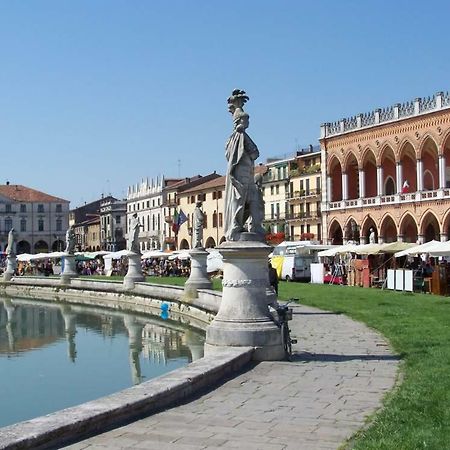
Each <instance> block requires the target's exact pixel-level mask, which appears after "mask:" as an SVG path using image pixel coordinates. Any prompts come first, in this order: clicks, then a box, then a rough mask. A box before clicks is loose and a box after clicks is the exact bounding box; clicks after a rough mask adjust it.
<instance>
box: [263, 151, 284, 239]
mask: <svg viewBox="0 0 450 450" xmlns="http://www.w3.org/2000/svg"><path fill="white" fill-rule="evenodd" d="M289 161H290V159H277V160H272V159H268V160H267V162H266V164H265V166H257V167H256V168H255V170H259V171H263V172H265V173H264V176H263V194H264V223H263V226H264V228H265V230H266V233H267V234H266V237H267V238H268V242H269V243H274V244H278V243H279V242H282V241H283V240H284V239H285V232H286V219H287V215H288V212H289V208H288V202H287V199H288V195H289Z"/></svg>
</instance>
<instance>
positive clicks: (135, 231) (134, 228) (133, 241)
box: [127, 213, 141, 253]
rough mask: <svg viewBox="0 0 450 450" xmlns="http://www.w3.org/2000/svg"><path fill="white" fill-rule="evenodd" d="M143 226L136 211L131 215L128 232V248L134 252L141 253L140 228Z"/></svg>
mask: <svg viewBox="0 0 450 450" xmlns="http://www.w3.org/2000/svg"><path fill="white" fill-rule="evenodd" d="M140 228H141V224H140V222H139V219H138V216H137V213H134V214H133V215H132V216H131V220H130V228H129V232H128V244H127V250H129V251H130V252H133V253H141V249H140V247H139V229H140Z"/></svg>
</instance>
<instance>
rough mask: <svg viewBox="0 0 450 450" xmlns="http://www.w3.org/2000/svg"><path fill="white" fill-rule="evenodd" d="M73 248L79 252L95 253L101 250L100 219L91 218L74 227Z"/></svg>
mask: <svg viewBox="0 0 450 450" xmlns="http://www.w3.org/2000/svg"><path fill="white" fill-rule="evenodd" d="M74 233H75V243H76V244H75V247H76V250H77V251H80V252H95V251H99V250H100V248H101V242H100V237H101V233H100V217H99V216H97V217H93V218H92V219H88V220H85V221H84V222H80V223H77V224H75V225H74Z"/></svg>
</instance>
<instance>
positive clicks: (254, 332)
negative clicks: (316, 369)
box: [205, 233, 284, 361]
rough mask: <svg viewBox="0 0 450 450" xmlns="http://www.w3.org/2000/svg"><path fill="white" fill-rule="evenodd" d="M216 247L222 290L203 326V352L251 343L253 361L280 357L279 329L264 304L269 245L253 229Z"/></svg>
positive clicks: (282, 352)
mask: <svg viewBox="0 0 450 450" xmlns="http://www.w3.org/2000/svg"><path fill="white" fill-rule="evenodd" d="M252 238H253V239H255V240H249V239H252ZM217 250H219V252H220V253H221V254H222V256H223V263H224V266H223V293H222V301H221V303H220V308H219V312H218V313H217V315H216V317H215V318H214V320H213V321H212V323H211V325H210V326H209V327H208V328H207V329H206V344H205V354H210V353H213V352H214V351H215V350H217V349H220V348H221V347H222V348H223V347H230V346H231V347H254V348H255V353H254V359H255V360H257V361H273V360H281V359H284V350H283V348H282V344H281V333H280V329H279V328H278V326H277V325H276V324H275V323H274V322H273V320H272V317H271V315H270V313H269V308H268V305H267V301H268V299H267V292H266V289H267V285H268V276H269V275H268V267H267V255H268V254H269V253H270V251H271V248H270V247H269V246H268V245H266V244H264V243H262V242H259V241H256V236H255V235H254V234H253V233H243V235H242V238H241V240H240V241H234V242H225V243H224V244H222V245H220V246H219V247H218V248H217Z"/></svg>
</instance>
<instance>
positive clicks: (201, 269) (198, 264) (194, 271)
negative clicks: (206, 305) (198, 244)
mask: <svg viewBox="0 0 450 450" xmlns="http://www.w3.org/2000/svg"><path fill="white" fill-rule="evenodd" d="M189 254H190V255H191V274H190V276H189V278H188V280H187V281H186V283H185V285H184V291H185V293H186V295H187V296H188V297H191V298H196V297H198V293H197V289H212V282H211V280H210V279H209V278H208V272H207V271H206V259H207V258H208V252H207V251H206V250H205V249H204V248H195V249H194V250H192V251H190V252H189Z"/></svg>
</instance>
